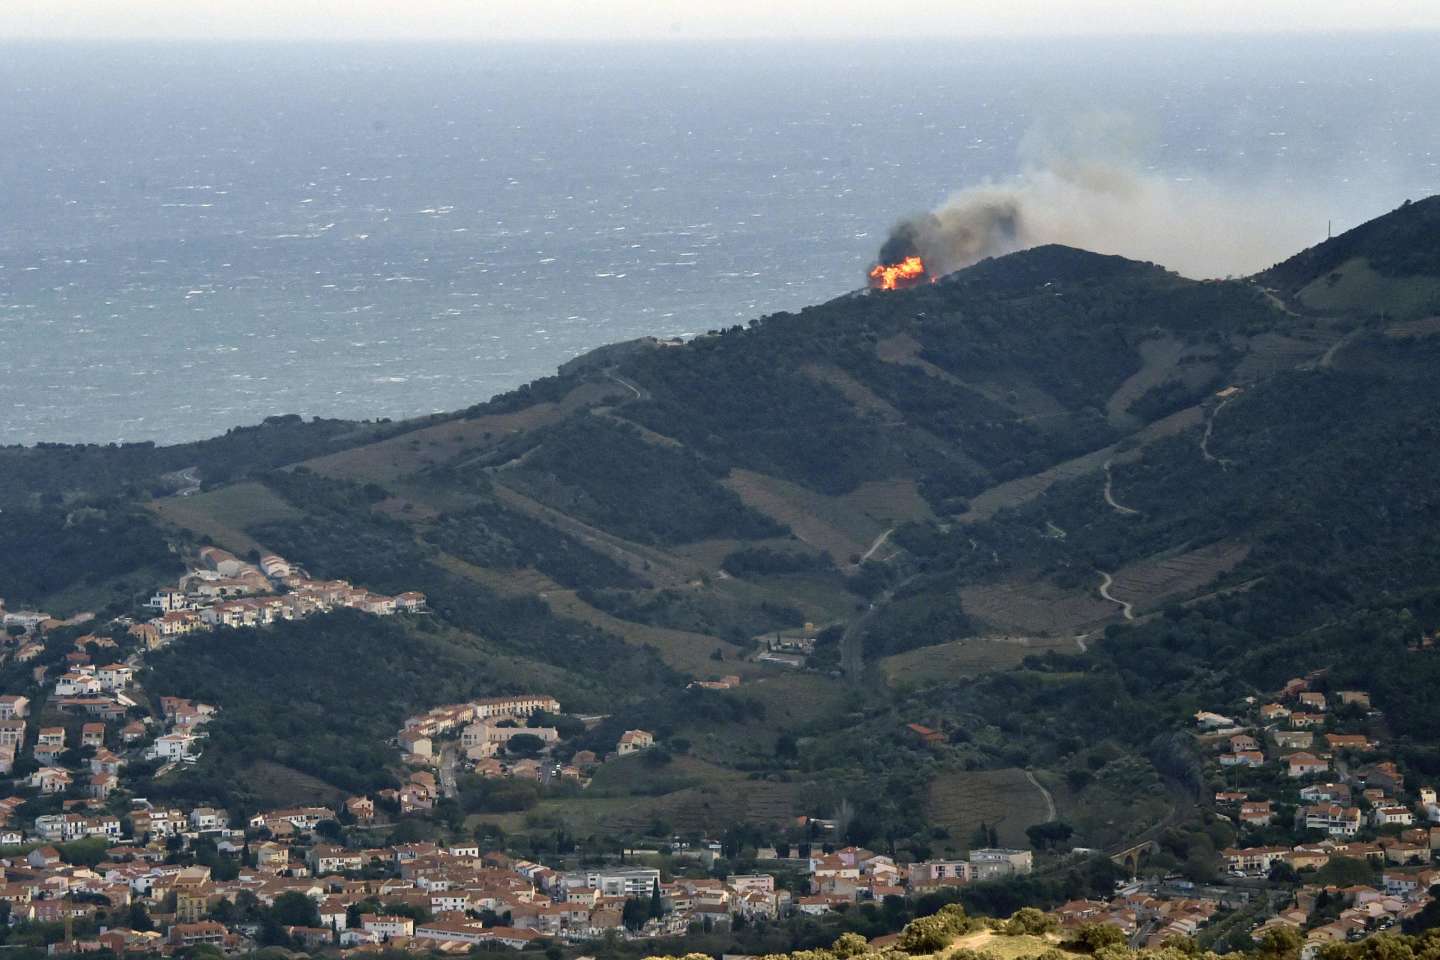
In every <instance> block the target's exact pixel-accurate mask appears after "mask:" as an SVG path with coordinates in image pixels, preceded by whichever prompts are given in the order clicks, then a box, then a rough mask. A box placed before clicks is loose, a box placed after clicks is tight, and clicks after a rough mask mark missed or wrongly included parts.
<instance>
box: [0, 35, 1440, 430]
mask: <svg viewBox="0 0 1440 960" xmlns="http://www.w3.org/2000/svg"><path fill="white" fill-rule="evenodd" d="M1436 49H1440V38H1437V37H1435V36H1433V35H1430V36H1408V37H1396V36H1384V35H1373V36H1371V35H1366V36H1358V37H1338V38H1324V37H1321V38H1307V39H1295V38H1288V39H1287V38H1260V39H1248V40H1224V39H1209V40H1198V41H1189V42H1181V41H1177V40H1166V41H1153V40H1152V41H1140V40H1126V41H1118V40H1117V41H1104V40H1091V41H1083V42H1082V41H1052V42H1038V41H1034V42H1024V43H1021V42H1005V43H1001V42H994V41H988V42H979V41H976V42H967V43H959V42H957V43H943V44H942V43H938V42H934V43H899V42H887V43H875V44H868V45H854V44H850V45H840V44H807V43H794V44H792V43H750V44H744V45H724V44H709V45H694V44H691V45H683V46H673V47H659V48H642V47H626V46H607V47H561V46H519V45H517V46H503V47H481V46H473V47H459V46H444V45H430V46H418V45H417V46H403V47H385V46H379V45H362V44H354V45H337V46H324V45H277V46H247V45H238V44H234V45H213V46H211V45H199V46H183V45H141V44H130V45H120V44H117V45H104V46H100V45H79V44H11V45H6V46H0V443H32V442H37V441H67V442H81V441H86V442H89V441H96V442H110V441H121V440H123V441H136V440H154V441H157V442H174V441H180V440H186V439H194V438H199V437H204V436H208V435H212V434H214V433H217V432H220V431H223V430H224V429H226V428H228V427H230V426H233V425H236V424H242V423H254V422H256V421H258V420H260V419H261V418H263V417H265V416H268V415H272V414H280V413H300V414H303V415H306V416H312V415H318V416H336V417H356V418H376V417H403V416H410V415H415V414H423V413H430V412H434V411H442V410H450V409H455V408H457V407H462V406H465V405H468V404H471V403H474V402H477V401H479V400H483V399H485V398H487V397H489V396H491V395H493V394H494V393H496V392H499V391H502V390H506V389H509V388H512V387H514V386H516V385H518V384H520V383H523V382H525V381H527V380H530V379H533V378H535V377H537V376H542V375H545V374H548V373H551V372H553V370H554V368H555V367H556V366H557V365H558V364H559V363H561V362H563V361H564V360H566V359H569V358H570V357H572V356H575V355H576V354H578V353H580V352H583V351H584V350H587V349H589V348H591V347H594V346H597V345H599V344H602V343H608V342H612V341H615V340H621V339H626V338H630V337H635V336H640V335H643V334H655V335H675V334H681V335H684V334H694V333H697V332H702V331H705V330H707V329H712V328H715V327H719V326H725V325H730V324H735V323H743V322H744V321H746V320H748V319H749V318H751V317H755V316H758V315H761V314H766V313H771V312H775V311H777V310H789V309H798V308H800V307H802V306H805V305H807V304H810V303H815V302H819V301H822V300H825V299H828V298H830V297H833V296H837V295H839V294H842V293H844V292H846V291H847V290H850V289H853V288H855V287H857V286H860V285H861V284H862V281H863V274H864V271H865V269H866V268H867V267H868V266H869V264H870V262H871V258H872V257H873V256H874V254H875V251H876V250H877V249H878V247H879V245H880V243H881V242H882V241H883V239H884V235H885V232H886V230H887V229H888V227H889V226H890V225H891V224H892V223H893V222H894V221H895V220H896V219H897V218H898V217H900V216H901V215H904V214H908V213H911V212H914V211H916V210H922V209H927V208H929V207H931V206H933V205H935V204H937V203H939V202H941V201H942V200H943V199H944V198H945V197H946V196H947V195H949V194H950V193H951V192H953V191H956V190H958V189H961V188H963V187H967V186H972V185H974V184H976V183H980V182H983V181H984V180H986V179H987V178H996V177H1003V176H1005V175H1007V174H1009V173H1011V172H1012V171H1014V170H1015V168H1016V165H1017V157H1018V155H1019V152H1020V151H1021V149H1022V144H1023V143H1024V142H1025V140H1026V137H1027V134H1029V133H1030V132H1031V131H1033V130H1034V129H1035V127H1036V125H1037V124H1054V123H1055V122H1057V121H1059V122H1064V121H1065V120H1066V119H1067V118H1070V117H1073V116H1076V115H1083V114H1085V113H1086V112H1087V111H1095V110H1102V111H1113V112H1119V113H1122V114H1124V115H1126V116H1128V117H1132V118H1134V119H1135V121H1136V128H1137V129H1140V130H1143V131H1144V132H1145V136H1144V137H1143V140H1142V142H1141V143H1140V144H1139V145H1138V147H1137V148H1136V149H1137V151H1138V152H1137V156H1136V161H1137V163H1139V164H1141V165H1142V166H1143V168H1144V169H1146V170H1149V171H1152V172H1158V173H1160V174H1162V175H1164V176H1167V177H1174V178H1176V179H1177V180H1181V181H1183V180H1184V179H1186V178H1190V177H1196V176H1201V177H1212V178H1221V179H1222V180H1225V179H1228V180H1233V181H1235V182H1243V181H1246V180H1254V179H1257V178H1264V179H1266V181H1267V182H1274V183H1277V184H1281V185H1283V184H1287V183H1293V184H1296V185H1299V186H1303V187H1304V188H1305V189H1306V190H1307V191H1311V192H1313V193H1316V194H1318V195H1322V196H1325V197H1327V198H1329V200H1328V201H1327V202H1326V203H1325V204H1324V207H1325V209H1323V210H1322V209H1317V210H1315V222H1316V236H1315V239H1316V240H1319V239H1321V238H1323V231H1324V229H1325V228H1324V221H1325V220H1327V219H1335V218H1338V219H1337V220H1336V223H1335V226H1336V228H1337V229H1339V228H1342V227H1344V226H1348V225H1352V224H1351V223H1350V222H1347V221H1354V220H1358V219H1360V218H1362V217H1364V216H1367V215H1373V214H1377V213H1380V212H1382V211H1383V210H1385V209H1388V208H1389V207H1390V206H1393V205H1395V204H1398V203H1399V202H1400V201H1401V200H1403V199H1404V198H1405V197H1414V196H1420V195H1424V194H1427V193H1432V192H1436V191H1437V190H1440V122H1437V120H1440V116H1437V112H1436V111H1437V106H1436V104H1437V103H1440V98H1437V96H1436V94H1437V92H1440V58H1437V57H1435V56H1434V52H1435V50H1436Z"/></svg>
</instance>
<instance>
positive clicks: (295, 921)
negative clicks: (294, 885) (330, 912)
mask: <svg viewBox="0 0 1440 960" xmlns="http://www.w3.org/2000/svg"><path fill="white" fill-rule="evenodd" d="M270 915H271V916H272V917H273V918H274V919H275V922H276V923H278V924H280V925H281V926H284V927H318V926H320V911H319V909H318V908H316V906H315V901H314V900H311V899H310V898H309V897H307V896H305V894H303V893H297V892H295V891H293V890H292V891H289V892H287V893H282V894H280V896H278V897H276V898H275V905H274V906H272V907H271V908H270Z"/></svg>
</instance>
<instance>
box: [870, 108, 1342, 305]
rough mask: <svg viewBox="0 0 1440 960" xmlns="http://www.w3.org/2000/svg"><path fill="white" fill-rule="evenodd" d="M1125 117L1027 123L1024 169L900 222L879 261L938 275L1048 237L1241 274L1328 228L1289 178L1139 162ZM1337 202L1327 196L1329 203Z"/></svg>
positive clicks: (1212, 273) (1188, 270)
mask: <svg viewBox="0 0 1440 960" xmlns="http://www.w3.org/2000/svg"><path fill="white" fill-rule="evenodd" d="M1139 139H1141V138H1139V137H1137V136H1136V134H1135V132H1134V129H1133V124H1130V123H1129V121H1128V120H1127V119H1126V118H1123V117H1116V116H1114V115H1106V114H1097V115H1093V116H1092V115H1086V116H1082V117H1076V118H1072V119H1070V120H1068V121H1067V122H1066V129H1065V132H1064V134H1063V135H1062V136H1061V137H1059V138H1058V139H1053V138H1049V137H1046V136H1042V135H1039V134H1037V133H1036V132H1034V131H1032V133H1031V134H1030V135H1028V136H1027V137H1026V140H1025V142H1024V143H1022V148H1021V156H1022V169H1021V172H1020V173H1019V174H1017V175H1015V176H1013V177H1011V178H1009V179H1007V180H1003V181H998V182H990V183H986V184H984V185H981V186H977V187H973V188H970V189H968V190H964V191H962V192H960V193H958V194H956V195H954V196H953V197H951V198H950V199H949V200H948V201H947V202H946V203H945V204H943V205H942V206H941V207H940V208H939V209H937V210H935V211H933V212H931V213H925V214H920V215H918V216H915V217H910V218H908V219H906V220H904V221H902V222H901V223H900V224H898V225H897V226H896V227H895V228H894V229H893V230H892V231H891V233H890V236H889V239H887V240H886V241H885V244H884V246H883V247H881V250H880V262H881V263H887V264H888V263H898V262H899V261H901V260H902V259H904V257H905V256H907V255H911V254H915V255H919V256H920V257H922V258H923V259H924V261H925V266H926V272H927V273H928V274H929V275H931V276H941V275H943V274H946V273H950V272H952V271H955V270H959V269H961V268H962V267H966V266H969V265H970V264H972V263H975V262H977V261H979V260H983V259H984V258H986V257H992V256H999V255H1002V254H1006V253H1013V252H1014V251H1016V250H1022V249H1026V248H1028V247H1034V246H1039V245H1041V244H1046V243H1063V244H1068V245H1070V246H1075V247H1082V248H1084V249H1087V250H1093V251H1095V252H1097V253H1118V254H1121V255H1123V256H1127V257H1131V258H1134V259H1138V260H1151V261H1154V262H1156V263H1159V264H1162V265H1163V266H1166V267H1169V268H1170V269H1172V270H1176V271H1178V272H1180V273H1182V274H1185V275H1186V276H1191V277H1219V276H1226V275H1243V274H1248V273H1252V272H1254V271H1257V270H1260V269H1263V268H1265V267H1267V266H1269V265H1270V264H1272V263H1275V262H1276V261H1278V260H1280V259H1282V258H1283V257H1285V256H1288V255H1289V254H1291V253H1293V252H1295V251H1296V250H1300V249H1302V248H1304V247H1305V246H1308V245H1309V244H1312V243H1315V242H1316V241H1317V240H1320V239H1323V238H1324V229H1325V217H1324V216H1323V215H1322V214H1320V213H1319V211H1322V210H1325V209H1326V208H1327V204H1326V203H1325V202H1323V201H1321V200H1319V199H1318V198H1316V197H1312V196H1306V195H1305V193H1302V192H1301V191H1299V190H1297V189H1296V187H1295V186H1294V184H1289V183H1275V182H1273V181H1272V182H1264V183H1257V182H1246V183H1243V184H1220V183H1217V182H1215V181H1213V180H1209V179H1206V178H1204V177H1172V176H1164V175H1162V174H1160V173H1157V172H1154V171H1153V170H1147V169H1145V168H1143V167H1142V166H1141V164H1140V162H1139V161H1138V160H1137V157H1138V155H1139V150H1138V148H1137V141H1138V140H1139ZM1333 204H1334V201H1333V200H1332V201H1330V202H1329V206H1331V207H1333Z"/></svg>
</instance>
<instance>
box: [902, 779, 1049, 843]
mask: <svg viewBox="0 0 1440 960" xmlns="http://www.w3.org/2000/svg"><path fill="white" fill-rule="evenodd" d="M1049 813H1050V810H1049V805H1048V804H1047V803H1046V802H1045V795H1044V794H1043V793H1041V791H1040V790H1039V788H1037V787H1036V786H1035V785H1034V784H1033V783H1031V782H1030V780H1029V779H1028V778H1027V777H1026V776H1025V771H1024V770H1021V769H1019V768H1018V767H1011V768H1008V769H1004V770H965V771H962V770H953V771H948V772H945V773H941V774H939V775H938V776H936V777H935V779H934V780H933V781H931V784H930V797H929V801H928V803H927V805H926V815H927V817H928V819H929V820H930V822H931V823H933V824H935V825H936V826H938V827H944V828H945V830H946V831H947V832H948V833H949V834H950V839H948V840H946V841H943V844H944V847H945V850H946V851H947V852H950V851H953V852H959V851H961V850H966V849H968V848H969V846H970V837H971V834H973V833H974V832H975V828H977V827H979V826H980V824H981V823H984V824H985V825H986V826H990V827H994V828H995V829H996V831H997V832H998V833H999V835H1000V842H1001V844H1004V845H1006V846H1020V847H1024V846H1028V845H1029V844H1028V838H1027V837H1026V836H1025V828H1026V827H1030V826H1034V825H1035V824H1037V823H1044V822H1045V821H1046V820H1047V819H1048V818H1049ZM939 845H940V844H939V842H937V846H939Z"/></svg>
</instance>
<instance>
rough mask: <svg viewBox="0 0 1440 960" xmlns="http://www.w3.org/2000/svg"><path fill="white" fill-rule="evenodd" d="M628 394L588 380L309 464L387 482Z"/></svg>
mask: <svg viewBox="0 0 1440 960" xmlns="http://www.w3.org/2000/svg"><path fill="white" fill-rule="evenodd" d="M629 395H630V394H629V391H627V390H626V389H625V388H624V387H622V386H620V385H619V384H616V383H585V384H581V385H580V386H578V387H576V388H575V389H574V390H572V391H570V393H569V394H568V395H567V396H566V397H565V399H563V400H561V401H560V402H559V403H548V402H547V403H537V404H535V405H534V406H532V407H527V408H526V409H524V410H519V411H516V412H515V413H500V414H491V415H487V416H480V417H476V418H475V419H473V420H448V421H446V422H444V423H437V424H436V425H435V426H433V427H425V428H423V429H420V430H414V431H411V432H409V433H404V434H400V435H399V436H395V437H391V438H390V439H388V440H382V441H380V442H379V443H372V444H367V445H366V446H363V447H356V448H355V449H353V450H343V451H341V452H340V453H332V454H330V455H329V456H324V457H318V458H316V459H314V460H309V461H306V463H305V466H307V467H309V468H310V469H311V470H314V471H315V472H316V473H323V474H325V475H327V476H332V477H339V478H341V479H346V480H355V481H359V482H362V483H364V482H367V481H373V482H375V483H379V484H381V485H387V484H391V483H394V482H395V481H397V480H399V479H400V478H401V477H404V476H406V475H407V474H411V473H414V472H415V471H417V470H420V469H422V468H424V467H429V466H434V465H435V464H440V463H449V462H450V461H452V460H456V459H461V458H463V457H466V456H473V455H477V454H479V453H481V452H483V451H485V450H487V449H489V448H491V447H494V446H495V445H497V444H499V443H500V442H501V441H502V440H504V439H505V438H506V437H508V436H510V435H511V434H514V433H522V432H524V431H526V430H534V429H536V428H537V427H543V426H546V425H548V424H551V423H555V422H557V421H559V420H562V419H564V418H565V417H566V416H568V415H569V414H571V413H573V412H574V411H576V410H579V409H581V408H582V407H584V406H585V405H587V404H591V403H598V402H602V401H604V400H606V399H609V398H614V399H620V398H621V397H622V396H629Z"/></svg>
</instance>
